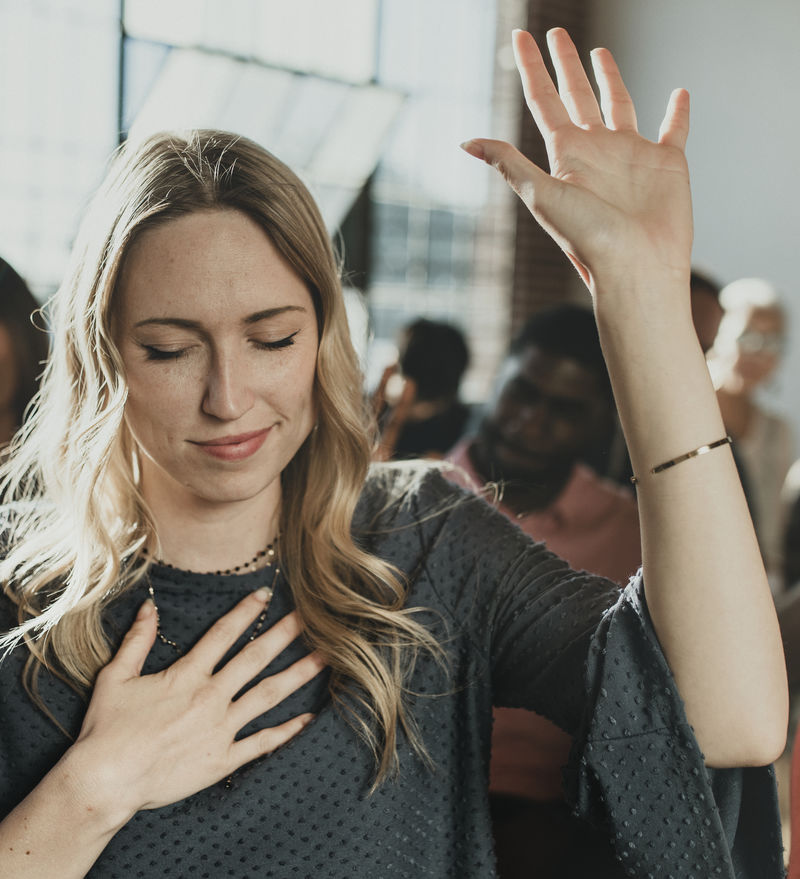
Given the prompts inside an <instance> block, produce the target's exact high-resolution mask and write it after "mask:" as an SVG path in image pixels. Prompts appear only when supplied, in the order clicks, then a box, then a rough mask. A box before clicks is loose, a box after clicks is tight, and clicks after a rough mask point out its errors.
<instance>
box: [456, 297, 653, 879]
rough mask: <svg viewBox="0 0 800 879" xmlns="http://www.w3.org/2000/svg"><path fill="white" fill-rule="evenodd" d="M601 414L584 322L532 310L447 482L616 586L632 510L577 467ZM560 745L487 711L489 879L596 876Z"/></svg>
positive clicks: (627, 559)
mask: <svg viewBox="0 0 800 879" xmlns="http://www.w3.org/2000/svg"><path fill="white" fill-rule="evenodd" d="M613 417H614V400H613V395H612V392H611V386H610V383H609V379H608V373H607V371H606V367H605V362H604V360H603V356H602V352H601V350H600V341H599V339H598V336H597V329H596V325H595V322H594V318H593V317H592V315H591V313H590V312H589V311H587V310H586V309H583V308H580V307H578V306H574V305H561V306H558V307H556V308H553V309H548V310H547V311H543V312H539V313H538V314H537V315H535V316H534V317H533V318H531V320H530V321H529V322H528V323H527V324H526V326H525V328H524V329H523V331H522V332H521V333H520V335H519V336H518V337H517V339H516V340H515V342H514V344H513V345H512V349H511V354H510V356H509V357H508V359H507V360H506V362H505V363H504V365H503V368H502V369H501V372H500V376H499V381H498V386H497V390H496V393H495V396H494V398H493V400H492V401H491V403H490V405H489V407H488V409H487V412H486V414H485V416H484V418H483V420H482V422H481V424H480V426H479V428H478V431H477V433H476V434H475V436H473V437H471V438H469V439H467V440H465V441H463V442H461V443H460V444H459V445H457V446H456V447H455V448H454V449H453V450H452V451H451V452H450V454H449V455H448V460H449V461H451V462H452V463H454V464H457V465H459V467H460V468H462V471H463V472H462V473H461V474H459V472H458V471H455V472H454V473H452V474H451V478H453V479H455V480H456V481H462V482H466V483H468V484H469V483H470V482H471V483H472V485H473V486H476V485H477V486H480V485H483V484H484V483H486V482H489V481H493V482H498V483H500V485H501V492H502V493H501V497H500V499H499V501H498V506H499V509H500V510H501V511H502V512H504V513H505V514H506V515H507V516H508V517H509V518H510V519H512V520H514V521H516V522H517V523H518V524H519V526H520V527H521V528H522V529H523V530H524V531H525V532H527V533H528V534H530V535H532V536H533V537H534V538H536V539H537V540H540V541H542V542H544V543H545V544H547V546H548V548H549V549H551V550H552V551H553V552H555V553H557V554H558V555H560V556H561V557H562V558H564V559H566V560H567V561H568V562H569V563H570V565H571V566H572V567H573V568H576V569H581V568H583V569H586V570H588V571H592V572H594V573H598V574H602V575H603V576H606V577H609V578H610V579H612V580H615V581H616V582H617V583H620V584H624V583H625V582H627V579H628V577H630V576H631V575H632V574H633V573H635V572H636V570H637V568H638V567H639V564H640V561H641V549H640V542H639V519H638V515H637V510H636V503H635V501H634V498H633V495H632V494H631V493H630V492H627V491H625V490H624V489H622V488H620V487H618V486H616V485H614V484H613V483H611V482H609V481H606V480H603V479H601V478H600V477H599V476H597V474H595V473H594V471H592V470H591V469H590V468H589V467H587V466H586V465H584V464H582V463H580V460H581V456H582V455H583V454H584V453H585V452H586V451H587V450H588V449H589V448H590V447H592V445H594V444H596V441H597V437H598V436H603V435H606V436H607V435H610V433H611V430H610V428H611V424H612V423H613ZM570 744H571V739H570V737H569V736H568V735H567V734H566V733H565V732H563V731H562V730H560V729H559V728H558V727H556V726H555V725H554V724H553V723H551V722H550V721H549V720H546V719H545V718H543V717H540V716H539V715H536V714H534V713H532V712H530V711H525V710H524V709H515V708H501V709H497V710H496V711H495V723H494V731H493V736H492V763H491V780H490V794H491V799H492V809H493V818H494V829H495V843H496V850H497V855H498V867H499V875H500V877H501V879H509V877H515V876H526V877H527V876H534V875H535V876H537V877H546V876H553V877H556V876H558V877H559V879H564V877H569V876H572V875H574V876H584V875H587V876H588V875H591V876H602V866H601V861H602V859H603V858H604V857H605V856H606V853H607V852H606V851H605V850H604V849H603V847H602V846H599V845H596V844H595V841H594V838H593V836H592V834H591V832H590V830H589V828H588V827H584V826H577V825H576V824H575V822H574V821H573V819H571V817H570V816H569V813H568V810H567V807H566V804H565V803H564V797H563V794H562V785H561V768H562V767H563V766H564V765H565V763H566V762H567V758H568V754H569V748H570ZM598 848H599V849H600V850H599V851H598ZM605 849H607V846H606V847H605ZM587 869H590V870H591V872H584V871H585V870H587Z"/></svg>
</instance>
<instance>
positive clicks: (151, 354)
mask: <svg viewBox="0 0 800 879" xmlns="http://www.w3.org/2000/svg"><path fill="white" fill-rule="evenodd" d="M296 335H297V332H294V333H292V334H291V335H290V336H286V338H284V339H278V340H277V341H276V342H261V341H259V340H258V339H253V340H252V342H253V344H254V345H255V347H256V348H257V349H258V350H259V351H280V350H281V349H283V348H289V347H291V346H292V345H294V337H295V336H296ZM142 348H144V351H145V355H146V357H147V359H148V360H178V359H179V358H181V357H183V355H184V354H185V353H186V352H187V351H188V350H189V349H188V348H179V349H178V350H177V351H164V350H162V349H161V348H156V347H155V346H154V345H142Z"/></svg>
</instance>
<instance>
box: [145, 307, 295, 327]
mask: <svg viewBox="0 0 800 879" xmlns="http://www.w3.org/2000/svg"><path fill="white" fill-rule="evenodd" d="M305 310H306V309H305V308H304V307H303V306H302V305H280V306H278V307H277V308H265V309H264V310H263V311H257V312H255V314H249V315H248V316H247V317H246V318H245V319H244V320H243V321H242V323H244V324H246V325H247V326H249V325H250V324H257V323H259V322H260V321H262V320H269V319H270V318H273V317H277V316H278V315H280V314H285V313H286V312H287V311H302V312H305ZM153 325H156V326H167V327H181V328H183V329H186V330H202V329H203V325H202V324H201V323H199V322H198V321H196V320H188V319H187V318H183V317H148V318H145V320H140V321H138V322H137V323H136V324H134V328H138V327H145V326H153Z"/></svg>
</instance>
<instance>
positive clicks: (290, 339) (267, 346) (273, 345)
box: [252, 330, 300, 351]
mask: <svg viewBox="0 0 800 879" xmlns="http://www.w3.org/2000/svg"><path fill="white" fill-rule="evenodd" d="M299 332H300V331H299V330H295V332H293V333H292V334H291V335H290V336H286V337H285V338H283V339H276V340H275V341H274V342H264V341H262V340H261V339H253V340H252V342H253V344H254V345H255V346H256V348H260V349H262V350H264V351H277V350H279V349H280V348H288V347H289V346H290V345H294V337H295V336H296V335H297V334H298V333H299Z"/></svg>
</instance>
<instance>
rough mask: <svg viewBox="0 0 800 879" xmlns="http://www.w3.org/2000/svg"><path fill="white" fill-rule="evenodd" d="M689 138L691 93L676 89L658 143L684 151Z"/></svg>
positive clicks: (668, 106) (659, 133)
mask: <svg viewBox="0 0 800 879" xmlns="http://www.w3.org/2000/svg"><path fill="white" fill-rule="evenodd" d="M688 137H689V92H687V91H686V89H675V91H674V92H673V93H672V94H671V95H670V96H669V103H668V104H667V112H666V114H665V115H664V121H663V122H662V123H661V128H660V129H659V132H658V142H659V143H663V144H666V145H667V146H674V147H677V148H678V149H680V150H682V149H685V147H686V139H687V138H688Z"/></svg>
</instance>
